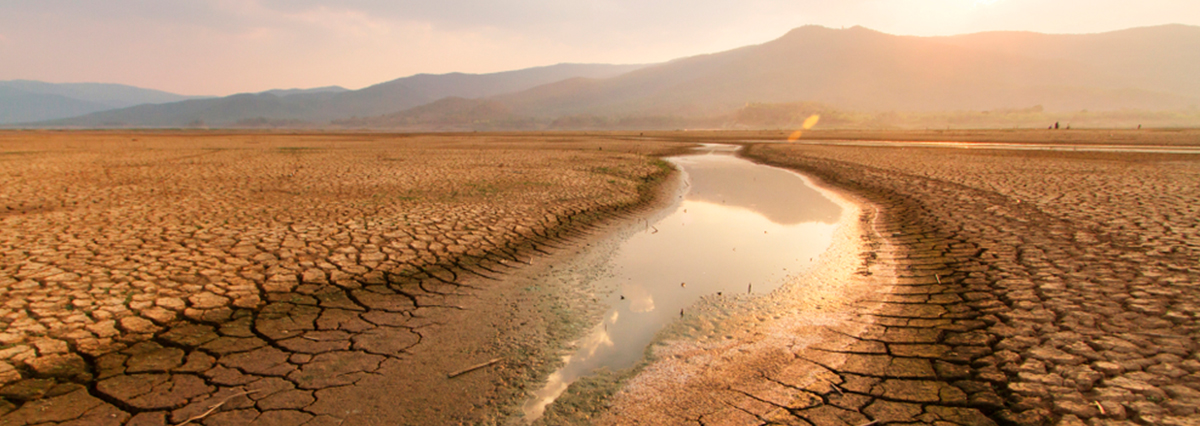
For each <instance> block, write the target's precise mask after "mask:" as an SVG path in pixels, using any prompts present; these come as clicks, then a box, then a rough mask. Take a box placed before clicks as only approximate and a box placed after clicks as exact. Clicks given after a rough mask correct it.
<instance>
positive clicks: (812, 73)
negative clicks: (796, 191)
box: [37, 25, 1200, 130]
mask: <svg viewBox="0 0 1200 426" xmlns="http://www.w3.org/2000/svg"><path fill="white" fill-rule="evenodd" d="M1196 75H1200V27H1195V26H1185V25H1165V26H1158V27H1145V28H1134V29H1129V30H1122V31H1114V32H1108V33H1100V34H1081V35H1058V34H1039V33H1031V32H985V33H976V34H968V35H959V36H944V37H915V36H896V35H889V34H885V33H881V32H878V31H873V30H870V29H866V28H862V27H853V28H847V29H831V28H824V27H819V26H805V27H800V28H797V29H795V30H792V31H790V32H788V33H787V34H785V35H784V36H782V37H780V38H778V39H776V40H772V41H769V42H767V43H763V44H759V45H753V46H746V47H742V48H738V49H734V50H729V51H725V52H718V53H712V54H706V55H698V56H692V57H687V58H681V59H677V60H673V61H669V62H666V63H661V64H653V65H578V64H563V65H555V66H550V67H541V68H531V69H526V70H518V71H510V72H504V73H494V74H478V75H472V74H459V73H455V74H442V75H426V74H421V75H415V76H411V77H405V78H401V79H397V80H392V81H389V82H386V83H381V84H378V85H375V86H371V87H367V88H364V89H360V90H354V91H348V90H344V89H343V90H316V89H314V90H311V91H301V92H288V91H273V92H263V93H257V94H239V95H233V96H228V97H223V98H215V99H193V100H184V101H179V102H170V103H165V104H159V105H153V106H150V105H141V106H133V107H129V108H123V109H116V110H109V111H101V112H95V113H91V114H87V115H83V116H80V117H75V118H69V119H63V120H57V121H49V122H42V123H39V124H37V125H38V126H63V127H97V126H124V127H178V126H187V125H189V124H190V125H198V124H201V123H202V124H204V125H207V126H217V127H227V126H232V127H239V126H259V125H268V126H270V125H287V126H297V125H303V126H317V127H364V128H405V129H433V130H450V129H524V128H547V127H550V128H553V127H558V126H563V127H571V126H576V127H578V126H582V127H589V126H595V125H596V123H607V124H605V125H608V126H629V127H638V126H651V127H653V126H657V125H676V124H678V123H680V122H688V120H691V121H690V122H693V123H694V122H697V120H701V121H703V122H704V123H708V124H713V123H718V124H719V123H720V122H721V120H723V119H727V118H729V117H738V116H739V114H740V115H742V116H744V115H745V113H746V111H747V109H750V110H752V112H753V111H760V112H761V111H763V110H764V109H763V108H759V107H755V106H761V105H805V108H810V107H812V106H813V105H820V106H821V107H820V108H821V109H826V110H844V111H874V112H877V113H882V112H886V111H902V112H934V111H986V110H1004V109H1022V110H1024V109H1031V108H1032V109H1036V110H1037V111H1043V110H1044V111H1080V110H1093V111H1114V110H1130V109H1138V110H1151V111H1153V110H1189V109H1190V110H1192V111H1194V110H1195V109H1196V105H1197V104H1200V79H1196V78H1195V77H1194V76H1196ZM767 109H769V108H767ZM810 109H811V108H810ZM1032 109H1031V110H1032ZM722 117H725V118H722ZM704 120H707V121H704ZM573 123H574V124H573ZM587 123H590V124H587ZM655 123H657V124H655Z"/></svg>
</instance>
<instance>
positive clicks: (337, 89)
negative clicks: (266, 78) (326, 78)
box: [259, 86, 350, 96]
mask: <svg viewBox="0 0 1200 426" xmlns="http://www.w3.org/2000/svg"><path fill="white" fill-rule="evenodd" d="M349 91H350V89H347V88H345V87H342V86H325V87H314V88H312V89H271V90H267V91H264V92H259V94H269V95H275V96H291V95H299V94H305V93H341V92H349Z"/></svg>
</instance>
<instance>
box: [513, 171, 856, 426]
mask: <svg viewBox="0 0 1200 426" xmlns="http://www.w3.org/2000/svg"><path fill="white" fill-rule="evenodd" d="M671 161H673V162H674V163H675V164H677V165H679V166H680V167H681V168H682V169H683V171H684V173H686V179H687V182H688V185H689V189H688V192H687V194H685V195H684V198H683V200H682V201H681V202H680V203H679V204H678V205H677V206H676V207H675V209H674V211H673V212H671V213H670V214H668V215H667V216H665V217H663V219H661V220H659V221H658V222H655V223H652V224H647V226H646V231H645V232H641V233H638V234H636V235H634V236H632V237H630V238H629V239H628V240H626V241H624V242H622V243H621V245H620V248H619V251H618V252H617V255H616V256H615V258H614V259H613V261H612V271H613V273H612V275H611V276H608V277H605V278H603V279H608V280H614V281H613V284H617V285H615V286H613V287H614V288H619V290H618V294H614V295H612V298H611V300H610V303H611V306H612V309H611V310H610V311H609V313H608V314H607V315H606V316H605V317H604V320H603V321H602V322H601V323H600V324H597V325H596V326H595V328H594V329H592V331H591V332H590V334H588V335H587V336H586V337H585V338H584V339H583V340H581V341H580V342H578V349H577V350H576V352H575V353H574V354H572V355H570V356H568V357H566V358H564V366H563V367H562V368H561V369H559V370H558V371H557V372H555V373H554V374H553V375H551V376H550V378H549V381H548V383H547V385H546V386H545V387H544V388H542V389H540V390H539V391H537V392H535V395H534V397H533V398H532V399H531V400H530V401H529V402H528V403H527V404H526V405H525V407H524V409H525V414H526V418H527V419H528V420H534V419H536V418H538V417H540V416H541V415H542V413H543V411H544V410H545V407H546V405H548V404H549V403H551V402H553V401H554V399H556V398H557V397H558V396H559V395H560V394H561V393H562V392H563V391H564V390H566V388H567V386H568V385H570V383H572V382H574V381H575V380H576V379H578V378H580V377H582V376H585V375H588V374H591V372H593V371H595V370H596V369H597V368H602V367H604V368H609V369H613V370H617V369H622V368H627V367H630V366H632V365H633V364H634V363H636V362H637V361H638V360H639V359H641V357H642V354H643V351H644V350H645V348H646V345H648V344H649V343H650V341H651V340H652V339H653V337H654V334H655V333H657V332H658V330H659V329H661V328H662V326H663V325H664V324H667V323H668V322H670V321H672V320H674V319H675V318H679V316H680V313H681V312H682V310H683V309H684V308H686V307H687V306H688V305H691V304H692V303H694V302H695V301H696V300H697V299H699V298H700V297H701V296H704V295H709V294H716V293H718V292H720V293H726V294H731V293H735V292H746V291H748V290H750V288H751V286H752V289H753V292H755V293H765V292H769V291H771V290H773V289H775V288H776V287H778V286H779V285H780V284H782V282H783V280H784V278H785V277H787V276H788V275H789V274H791V273H795V272H797V271H798V270H799V269H800V268H803V267H804V266H806V265H807V264H809V263H810V262H811V260H810V259H813V258H815V257H817V256H818V255H820V254H821V252H823V251H824V250H825V249H826V248H827V247H828V246H829V244H830V242H831V240H832V236H833V228H834V225H833V224H834V223H835V222H836V220H837V218H838V216H839V215H840V214H841V207H839V206H838V205H837V204H834V203H833V202H832V201H830V200H829V199H827V198H825V197H824V196H822V195H821V194H820V193H819V192H817V191H816V190H814V189H812V188H811V187H808V186H807V185H806V184H805V182H804V180H803V179H801V178H800V177H799V176H798V175H796V174H794V173H791V172H788V171H785V170H781V169H776V168H771V167H766V166H761V165H757V164H754V163H751V162H749V161H746V160H743V159H740V158H737V157H734V156H732V155H731V153H730V152H729V151H728V150H711V149H710V150H709V152H708V154H707V155H694V156H687V157H677V158H673V159H671ZM789 268H791V270H792V272H789V271H788V269H789Z"/></svg>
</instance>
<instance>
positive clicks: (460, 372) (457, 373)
mask: <svg viewBox="0 0 1200 426" xmlns="http://www.w3.org/2000/svg"><path fill="white" fill-rule="evenodd" d="M497 362H500V358H492V359H491V360H489V361H488V362H481V363H479V364H475V365H472V366H470V367H467V368H464V369H462V370H458V371H455V372H453V373H450V374H447V375H446V378H447V379H453V378H455V377H458V376H461V375H463V374H467V373H470V372H472V371H475V370H478V369H480V368H483V367H487V366H489V365H492V364H495V363H497Z"/></svg>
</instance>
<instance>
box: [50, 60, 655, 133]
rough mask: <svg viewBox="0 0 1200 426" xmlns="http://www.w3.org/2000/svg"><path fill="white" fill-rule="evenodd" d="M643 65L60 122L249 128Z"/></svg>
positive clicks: (263, 95)
mask: <svg viewBox="0 0 1200 426" xmlns="http://www.w3.org/2000/svg"><path fill="white" fill-rule="evenodd" d="M642 66H644V65H607V64H558V65H551V66H546V67H536V68H527V69H523V70H516V71H506V72H499V73H491V74H463V73H450V74H439V75H431V74H417V75H414V76H410V77H404V78H398V79H395V80H392V81H388V82H385V83H380V84H376V85H373V86H370V87H366V88H363V89H359V90H344V89H343V90H337V89H340V88H336V89H329V88H326V90H319V89H310V90H307V91H296V90H285V91H278V90H277V91H267V92H259V93H243V94H237V95H232V96H226V97H223V98H213V99H194V100H187V101H182V102H173V103H167V104H156V105H139V106H134V107H130V108H123V109H117V110H111V111H103V112H98V113H93V114H88V115H84V116H82V117H76V118H71V119H66V120H57V121H50V122H44V123H42V124H43V125H49V126H73V127H114V126H115V127H180V126H196V125H206V126H240V125H245V124H247V123H252V124H251V126H257V125H261V124H264V123H265V124H267V125H271V124H272V123H285V124H288V125H294V124H296V123H303V122H309V123H327V122H329V121H332V120H339V119H349V118H354V117H369V116H377V115H381V114H387V113H392V112H396V111H402V110H406V109H409V108H413V107H417V106H420V105H424V104H427V103H430V102H434V101H437V100H439V99H442V98H446V97H467V98H482V97H488V96H493V95H497V94H501V93H505V92H511V91H520V90H524V89H528V88H531V87H535V86H539V85H543V84H547V83H552V82H555V81H560V80H563V79H567V78H573V77H581V76H582V77H590V78H607V77H612V76H616V75H620V74H624V73H626V72H629V71H631V70H635V69H638V68H640V67H642Z"/></svg>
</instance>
